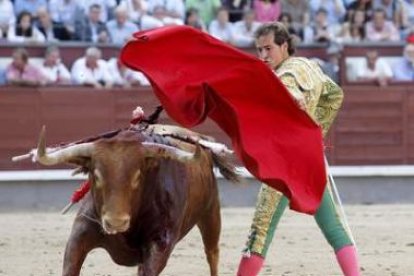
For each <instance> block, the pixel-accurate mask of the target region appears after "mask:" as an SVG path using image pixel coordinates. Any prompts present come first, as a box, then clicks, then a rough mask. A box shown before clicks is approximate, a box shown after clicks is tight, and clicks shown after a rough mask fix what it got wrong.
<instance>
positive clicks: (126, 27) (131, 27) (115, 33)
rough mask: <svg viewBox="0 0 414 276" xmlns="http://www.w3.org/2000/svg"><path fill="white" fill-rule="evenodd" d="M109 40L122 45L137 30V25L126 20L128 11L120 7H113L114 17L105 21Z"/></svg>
mask: <svg viewBox="0 0 414 276" xmlns="http://www.w3.org/2000/svg"><path fill="white" fill-rule="evenodd" d="M106 28H107V29H108V32H109V36H110V37H111V41H112V43H114V44H117V45H123V44H124V43H125V42H126V41H127V40H128V39H129V38H131V36H132V34H133V33H135V32H136V31H138V26H137V25H136V24H135V23H133V22H132V21H129V20H128V13H127V11H126V10H125V9H124V8H122V7H117V8H116V9H115V19H113V20H110V21H109V22H108V23H106Z"/></svg>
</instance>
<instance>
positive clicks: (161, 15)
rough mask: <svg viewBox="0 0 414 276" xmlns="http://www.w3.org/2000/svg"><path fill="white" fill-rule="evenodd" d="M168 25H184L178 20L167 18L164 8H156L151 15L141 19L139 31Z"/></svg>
mask: <svg viewBox="0 0 414 276" xmlns="http://www.w3.org/2000/svg"><path fill="white" fill-rule="evenodd" d="M168 25H184V21H183V20H181V19H179V18H172V17H170V16H168V13H167V10H166V9H165V8H164V6H157V7H155V8H154V12H153V14H152V16H151V15H144V16H143V17H142V18H141V29H142V30H148V29H154V28H159V27H162V26H168Z"/></svg>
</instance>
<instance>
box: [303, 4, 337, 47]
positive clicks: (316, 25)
mask: <svg viewBox="0 0 414 276" xmlns="http://www.w3.org/2000/svg"><path fill="white" fill-rule="evenodd" d="M336 27H337V26H335V25H332V24H329V23H328V13H327V11H326V10H325V9H324V8H321V9H320V10H318V11H317V13H316V16H315V21H314V22H313V23H312V25H311V26H307V27H305V28H304V35H303V36H304V38H303V41H304V42H305V43H315V42H316V43H325V42H330V41H331V40H333V39H334V38H335V36H336V33H338V29H337V28H336Z"/></svg>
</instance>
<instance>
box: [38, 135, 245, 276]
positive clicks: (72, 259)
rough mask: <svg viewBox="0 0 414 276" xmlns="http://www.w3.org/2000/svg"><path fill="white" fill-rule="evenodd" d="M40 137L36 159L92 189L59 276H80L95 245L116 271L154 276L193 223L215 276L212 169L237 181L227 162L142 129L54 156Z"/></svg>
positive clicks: (217, 225)
mask: <svg viewBox="0 0 414 276" xmlns="http://www.w3.org/2000/svg"><path fill="white" fill-rule="evenodd" d="M44 137H45V133H44V131H42V133H41V135H40V138H39V145H38V148H37V150H35V154H34V159H35V160H36V161H38V162H40V163H41V164H44V165H55V164H61V163H69V164H74V165H76V166H77V167H78V170H80V171H82V172H85V173H86V174H87V175H88V178H89V181H90V183H91V192H90V193H88V194H87V196H86V198H85V200H84V201H83V204H82V205H81V207H80V208H79V211H78V213H77V216H76V218H75V220H74V223H73V226H72V230H71V234H70V237H69V240H68V242H67V244H66V249H65V254H64V262H63V272H62V273H63V275H64V276H75V275H79V273H80V270H81V267H82V264H83V262H84V260H85V258H86V256H87V254H88V252H90V251H91V250H92V249H94V248H98V247H99V248H104V249H105V250H106V251H107V252H108V253H109V255H110V256H111V258H112V260H113V261H114V262H115V263H117V264H119V265H123V266H138V271H137V275H142V276H144V275H145V276H151V275H158V274H160V273H161V271H162V270H163V269H164V267H165V266H166V263H167V261H168V258H169V256H170V254H171V252H172V251H173V248H174V246H175V245H176V244H177V242H178V241H180V240H181V239H182V238H183V237H184V236H185V235H186V234H187V233H188V232H189V231H190V230H191V229H192V228H193V227H194V226H195V225H197V226H198V228H199V230H200V233H201V236H202V241H203V244H204V251H205V254H206V257H207V262H208V264H209V268H210V275H212V276H216V275H218V260H219V237H220V229H221V218H220V202H219V196H218V188H217V183H216V179H215V176H214V173H213V166H214V165H216V166H217V167H218V168H219V169H220V171H221V172H222V174H223V175H224V176H225V177H226V178H227V179H230V180H232V181H236V180H237V174H236V172H235V170H234V167H233V166H232V165H231V164H230V163H229V162H228V161H227V160H226V158H224V157H223V156H221V155H220V154H218V153H216V152H214V151H212V150H210V149H209V148H208V147H205V146H202V145H201V144H199V143H191V142H188V141H182V140H180V141H178V140H177V139H176V138H171V137H170V138H169V139H168V140H167V139H166V138H163V137H162V136H161V137H160V135H158V134H154V133H152V134H148V133H144V132H140V131H131V130H125V131H121V132H120V133H118V134H117V135H115V136H114V137H111V138H106V139H99V140H97V141H94V142H89V143H81V144H74V145H71V146H68V147H65V148H61V149H55V150H50V149H46V147H45V144H46V143H45V138H44ZM174 141H175V143H173V142H174Z"/></svg>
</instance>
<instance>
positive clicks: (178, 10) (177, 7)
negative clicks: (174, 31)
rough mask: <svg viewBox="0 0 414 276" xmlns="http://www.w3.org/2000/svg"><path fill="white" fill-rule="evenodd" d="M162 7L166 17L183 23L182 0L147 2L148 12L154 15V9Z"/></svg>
mask: <svg viewBox="0 0 414 276" xmlns="http://www.w3.org/2000/svg"><path fill="white" fill-rule="evenodd" d="M158 6H163V7H164V9H165V14H166V16H168V17H170V18H175V19H180V20H182V21H184V17H185V5H184V1H183V0H148V12H149V13H150V14H152V13H154V9H155V8H156V7H158Z"/></svg>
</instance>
